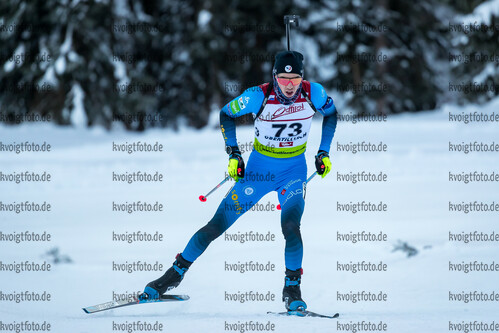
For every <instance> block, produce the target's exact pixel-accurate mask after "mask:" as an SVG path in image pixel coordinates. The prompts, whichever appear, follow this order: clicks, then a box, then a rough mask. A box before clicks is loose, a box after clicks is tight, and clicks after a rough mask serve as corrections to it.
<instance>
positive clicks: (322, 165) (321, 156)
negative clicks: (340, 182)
mask: <svg viewBox="0 0 499 333" xmlns="http://www.w3.org/2000/svg"><path fill="white" fill-rule="evenodd" d="M315 168H316V169H317V173H318V174H319V175H321V176H322V178H324V177H326V175H327V174H328V173H329V171H331V160H330V159H329V154H328V152H327V151H324V150H319V152H318V153H317V155H316V156H315Z"/></svg>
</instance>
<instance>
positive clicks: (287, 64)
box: [273, 51, 303, 76]
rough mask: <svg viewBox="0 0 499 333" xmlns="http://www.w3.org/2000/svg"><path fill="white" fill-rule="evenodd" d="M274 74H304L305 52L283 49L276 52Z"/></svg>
mask: <svg viewBox="0 0 499 333" xmlns="http://www.w3.org/2000/svg"><path fill="white" fill-rule="evenodd" d="M273 73H274V75H276V74H279V73H294V74H298V75H301V76H303V54H301V53H300V52H296V51H282V52H279V53H277V54H276V56H275V63H274V69H273Z"/></svg>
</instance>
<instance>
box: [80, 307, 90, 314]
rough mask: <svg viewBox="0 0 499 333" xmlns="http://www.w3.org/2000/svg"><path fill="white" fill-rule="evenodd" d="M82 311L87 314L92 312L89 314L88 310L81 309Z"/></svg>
mask: <svg viewBox="0 0 499 333" xmlns="http://www.w3.org/2000/svg"><path fill="white" fill-rule="evenodd" d="M81 309H82V310H83V312H85V313H90V312H88V310H87V309H86V308H81Z"/></svg>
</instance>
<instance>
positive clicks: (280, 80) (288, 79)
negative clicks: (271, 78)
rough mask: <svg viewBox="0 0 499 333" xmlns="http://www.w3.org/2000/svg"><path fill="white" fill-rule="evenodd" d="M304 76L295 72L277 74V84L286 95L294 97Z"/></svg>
mask: <svg viewBox="0 0 499 333" xmlns="http://www.w3.org/2000/svg"><path fill="white" fill-rule="evenodd" d="M301 80H302V77H301V76H300V75H298V74H293V73H279V74H277V84H278V85H279V88H281V91H282V92H283V93H284V95H286V97H292V96H293V95H294V94H295V93H296V90H298V87H299V86H300V83H301Z"/></svg>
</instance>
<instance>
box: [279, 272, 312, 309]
mask: <svg viewBox="0 0 499 333" xmlns="http://www.w3.org/2000/svg"><path fill="white" fill-rule="evenodd" d="M302 274H303V269H301V268H300V269H298V270H296V271H292V270H289V269H287V268H286V277H285V278H284V289H283V290H282V301H283V302H284V306H285V307H286V309H287V310H288V311H300V310H301V311H303V310H305V309H306V308H307V304H306V303H305V302H304V301H303V300H302V299H301V291H300V283H301V275H302Z"/></svg>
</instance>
